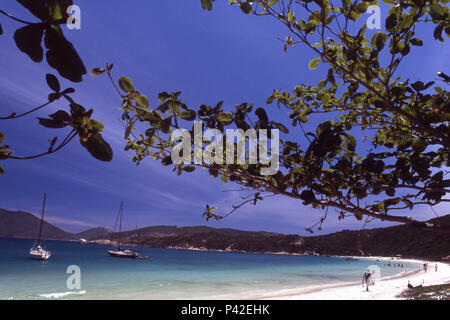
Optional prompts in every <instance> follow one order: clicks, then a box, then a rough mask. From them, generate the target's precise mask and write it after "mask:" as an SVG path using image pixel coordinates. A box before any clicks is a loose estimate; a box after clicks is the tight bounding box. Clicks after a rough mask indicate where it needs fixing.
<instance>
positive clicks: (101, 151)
mask: <svg viewBox="0 0 450 320" xmlns="http://www.w3.org/2000/svg"><path fill="white" fill-rule="evenodd" d="M80 142H81V145H82V146H83V147H85V148H86V150H87V151H89V153H90V154H91V155H92V156H93V157H94V158H96V159H98V160H100V161H105V162H110V161H111V160H112V158H113V151H112V149H111V146H110V145H109V143H107V142H106V141H105V140H104V139H103V137H102V135H101V134H100V133H95V134H93V135H92V136H91V137H89V139H88V140H87V141H83V140H80Z"/></svg>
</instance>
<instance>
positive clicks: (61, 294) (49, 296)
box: [39, 290, 86, 299]
mask: <svg viewBox="0 0 450 320" xmlns="http://www.w3.org/2000/svg"><path fill="white" fill-rule="evenodd" d="M82 294H86V290H82V291H67V292H57V293H48V294H40V295H39V297H42V298H47V299H61V298H64V297H67V296H70V295H82Z"/></svg>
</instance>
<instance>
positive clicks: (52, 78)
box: [45, 73, 61, 92]
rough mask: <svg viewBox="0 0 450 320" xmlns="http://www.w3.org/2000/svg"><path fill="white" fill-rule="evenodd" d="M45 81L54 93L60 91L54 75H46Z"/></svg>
mask: <svg viewBox="0 0 450 320" xmlns="http://www.w3.org/2000/svg"><path fill="white" fill-rule="evenodd" d="M45 79H46V80H47V84H48V86H49V87H50V89H52V90H53V91H55V92H59V91H60V90H61V85H60V84H59V81H58V78H56V77H55V76H54V75H52V74H50V73H47V75H46V76H45Z"/></svg>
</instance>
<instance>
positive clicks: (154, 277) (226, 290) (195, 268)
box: [0, 239, 417, 299]
mask: <svg viewBox="0 0 450 320" xmlns="http://www.w3.org/2000/svg"><path fill="white" fill-rule="evenodd" d="M32 245H33V240H29V239H0V299H231V298H246V297H253V298H257V297H258V296H261V295H263V294H267V293H276V292H280V291H283V290H289V289H295V288H300V287H309V286H316V285H329V284H335V283H340V282H348V281H350V282H358V281H361V278H362V274H363V273H364V272H365V271H366V270H367V268H368V267H369V266H373V265H375V266H376V267H375V269H374V267H371V268H372V269H374V270H376V271H377V272H376V274H375V278H376V279H377V278H380V277H383V278H384V277H389V276H392V275H394V274H398V273H400V272H404V271H408V270H411V269H413V268H417V266H416V265H413V264H403V268H402V267H399V266H398V262H395V267H394V266H393V264H392V263H391V265H390V266H388V265H387V262H386V261H374V260H363V259H358V260H346V259H344V258H336V257H317V256H313V257H310V256H288V255H269V254H246V253H222V252H203V251H187V250H169V249H153V248H138V250H139V251H140V253H141V256H148V257H149V260H137V259H123V258H113V257H110V256H109V255H108V254H107V252H106V250H108V249H111V247H110V246H102V245H91V244H88V245H83V244H81V243H78V242H63V241H46V242H44V246H45V248H46V249H47V250H50V251H51V252H52V256H51V258H50V260H48V261H36V260H31V259H29V258H28V256H27V254H28V250H29V249H30V247H31V246H32ZM69 266H78V267H79V270H80V277H79V279H80V288H79V289H78V288H73V285H74V284H76V282H73V281H69V286H68V285H67V282H68V279H69V277H71V278H70V279H69V280H73V276H74V275H75V274H72V273H71V274H68V273H66V272H67V269H68V267H69ZM378 268H379V269H378Z"/></svg>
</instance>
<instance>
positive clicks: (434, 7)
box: [431, 1, 445, 16]
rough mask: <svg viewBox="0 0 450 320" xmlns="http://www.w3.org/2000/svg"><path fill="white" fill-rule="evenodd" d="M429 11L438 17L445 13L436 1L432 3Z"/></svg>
mask: <svg viewBox="0 0 450 320" xmlns="http://www.w3.org/2000/svg"><path fill="white" fill-rule="evenodd" d="M431 10H432V11H433V12H434V13H436V14H437V15H438V16H442V15H443V14H444V13H445V11H444V8H443V7H441V6H440V5H439V3H438V2H437V1H436V2H433V4H432V5H431Z"/></svg>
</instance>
